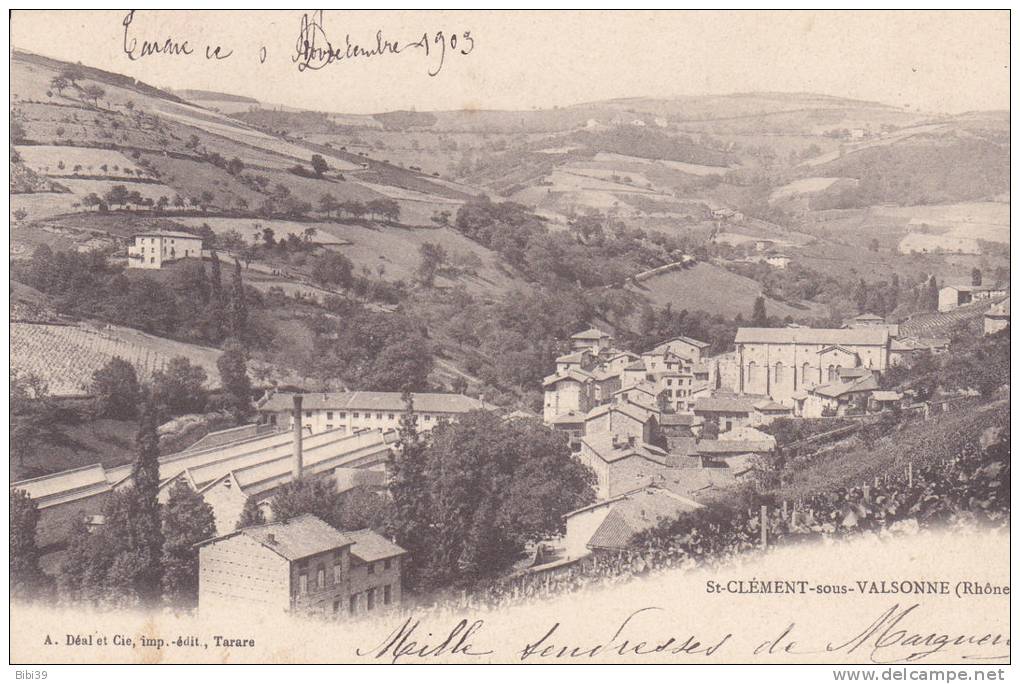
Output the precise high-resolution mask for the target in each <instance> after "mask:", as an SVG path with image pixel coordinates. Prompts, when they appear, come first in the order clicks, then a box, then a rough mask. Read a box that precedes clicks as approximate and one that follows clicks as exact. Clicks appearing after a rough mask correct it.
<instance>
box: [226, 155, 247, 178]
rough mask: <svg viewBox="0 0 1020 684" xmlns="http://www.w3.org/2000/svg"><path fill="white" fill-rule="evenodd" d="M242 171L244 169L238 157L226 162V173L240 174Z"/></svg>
mask: <svg viewBox="0 0 1020 684" xmlns="http://www.w3.org/2000/svg"><path fill="white" fill-rule="evenodd" d="M242 171H244V162H243V161H241V160H240V159H239V158H237V157H234V158H233V159H231V160H230V161H229V162H227V173H229V174H230V175H231V176H236V175H238V174H240V173H241V172H242Z"/></svg>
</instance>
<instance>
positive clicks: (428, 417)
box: [425, 413, 432, 421]
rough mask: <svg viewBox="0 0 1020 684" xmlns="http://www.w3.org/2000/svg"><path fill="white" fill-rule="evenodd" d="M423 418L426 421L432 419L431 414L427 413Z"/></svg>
mask: <svg viewBox="0 0 1020 684" xmlns="http://www.w3.org/2000/svg"><path fill="white" fill-rule="evenodd" d="M425 420H426V421H431V420H432V416H430V415H429V414H427V413H426V414H425Z"/></svg>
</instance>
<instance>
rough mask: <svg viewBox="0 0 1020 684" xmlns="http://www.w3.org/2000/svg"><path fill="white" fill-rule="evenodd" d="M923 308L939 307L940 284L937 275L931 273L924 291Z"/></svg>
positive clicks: (933, 309)
mask: <svg viewBox="0 0 1020 684" xmlns="http://www.w3.org/2000/svg"><path fill="white" fill-rule="evenodd" d="M922 295H923V296H922V299H921V304H922V307H921V308H922V310H924V311H938V308H939V284H938V282H937V281H936V280H935V276H934V275H931V276H929V278H928V284H927V285H926V286H925V289H924V292H923V293H922Z"/></svg>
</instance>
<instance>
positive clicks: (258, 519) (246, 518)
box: [234, 496, 266, 530]
mask: <svg viewBox="0 0 1020 684" xmlns="http://www.w3.org/2000/svg"><path fill="white" fill-rule="evenodd" d="M265 522H266V514H265V513H263V512H262V507H261V506H259V502H258V500H257V499H256V498H255V497H254V496H249V497H248V498H247V499H245V500H244V507H243V508H242V509H241V517H240V518H238V520H237V524H236V525H235V526H234V529H237V530H240V529H242V528H244V527H251V526H252V525H264V524H265Z"/></svg>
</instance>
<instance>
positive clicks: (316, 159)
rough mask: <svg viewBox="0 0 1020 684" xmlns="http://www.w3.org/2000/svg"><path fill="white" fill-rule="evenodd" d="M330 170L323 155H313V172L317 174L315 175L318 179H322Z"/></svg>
mask: <svg viewBox="0 0 1020 684" xmlns="http://www.w3.org/2000/svg"><path fill="white" fill-rule="evenodd" d="M328 170H329V164H327V163H326V160H325V159H323V157H322V155H321V154H313V155H312V171H314V172H315V175H316V176H317V177H319V178H322V174H324V173H326V171H328Z"/></svg>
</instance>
